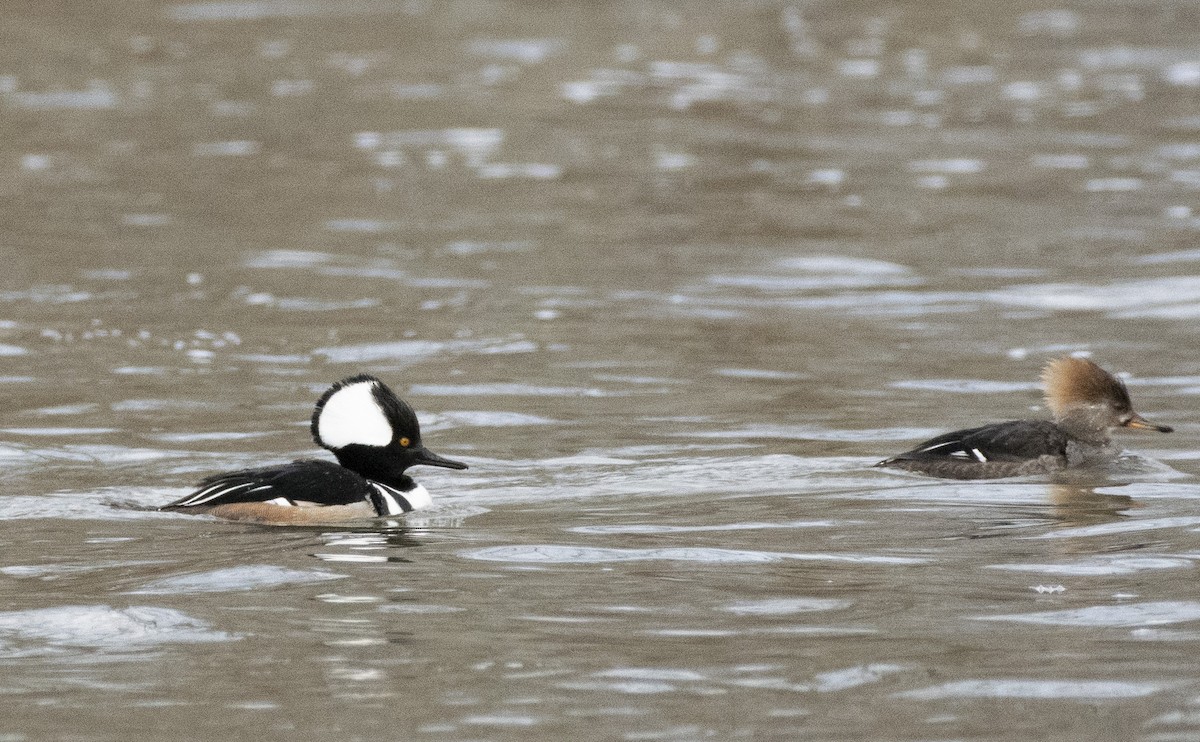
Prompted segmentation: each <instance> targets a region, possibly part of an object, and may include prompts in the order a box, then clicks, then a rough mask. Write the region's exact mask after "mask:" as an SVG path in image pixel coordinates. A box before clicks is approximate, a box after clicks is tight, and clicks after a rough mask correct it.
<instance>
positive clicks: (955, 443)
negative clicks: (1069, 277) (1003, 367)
mask: <svg viewBox="0 0 1200 742" xmlns="http://www.w3.org/2000/svg"><path fill="white" fill-rule="evenodd" d="M1042 382H1043V383H1044V384H1045V386H1046V406H1047V407H1049V408H1050V412H1051V413H1053V415H1054V420H1014V421H1012V422H1006V423H995V424H993V425H984V426H983V427H981V428H969V429H966V430H956V431H954V432H953V433H946V434H944V435H939V436H938V437H936V438H931V439H930V440H927V441H925V442H924V443H922V444H921V445H919V446H917V447H916V448H914V449H913V450H911V451H905V452H904V453H902V454H899V455H897V456H893V457H892V458H890V459H886V460H884V461H880V462H879V463H878V464H876V466H889V467H892V468H895V469H906V470H908V471H912V472H918V473H920V474H928V475H930V476H934V477H945V478H948V479H996V478H999V477H1015V476H1021V475H1025V474H1044V473H1047V472H1053V471H1059V470H1060V469H1066V468H1069V467H1079V466H1087V465H1090V464H1097V463H1102V462H1105V461H1108V460H1111V459H1112V458H1113V457H1114V456H1115V455H1116V454H1117V451H1116V450H1115V449H1114V448H1112V447H1111V446H1109V438H1108V432H1109V430H1110V429H1112V428H1117V427H1124V428H1138V429H1143V430H1157V431H1159V432H1160V433H1170V432H1171V428H1169V427H1168V426H1166V425H1156V424H1154V423H1152V422H1149V421H1148V420H1146V419H1145V418H1143V417H1142V416H1141V415H1139V414H1137V413H1136V412H1134V411H1133V404H1132V403H1131V402H1130V400H1129V391H1128V390H1127V389H1126V388H1125V384H1124V383H1122V382H1121V381H1120V380H1119V379H1117V378H1116V377H1115V376H1113V375H1112V374H1110V373H1108V372H1107V371H1105V370H1104V369H1102V368H1100V367H1099V366H1097V365H1096V364H1095V363H1093V362H1091V361H1089V360H1087V359H1086V358H1074V357H1070V356H1068V357H1066V358H1058V359H1055V360H1053V361H1051V362H1050V363H1048V364H1046V368H1045V369H1044V370H1043V371H1042Z"/></svg>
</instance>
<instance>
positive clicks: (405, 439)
mask: <svg viewBox="0 0 1200 742" xmlns="http://www.w3.org/2000/svg"><path fill="white" fill-rule="evenodd" d="M410 443H412V441H410V440H409V439H407V438H401V439H400V445H401V446H404V447H405V448H408V444H410Z"/></svg>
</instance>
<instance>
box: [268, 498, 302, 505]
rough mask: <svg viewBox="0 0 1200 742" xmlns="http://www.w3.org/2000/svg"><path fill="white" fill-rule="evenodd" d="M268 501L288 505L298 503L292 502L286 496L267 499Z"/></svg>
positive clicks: (271, 503) (272, 503)
mask: <svg viewBox="0 0 1200 742" xmlns="http://www.w3.org/2000/svg"><path fill="white" fill-rule="evenodd" d="M266 503H267V504H268V505H287V506H292V505H295V504H296V503H294V502H292V501H291V500H289V499H287V498H286V497H276V498H275V499H274V500H266Z"/></svg>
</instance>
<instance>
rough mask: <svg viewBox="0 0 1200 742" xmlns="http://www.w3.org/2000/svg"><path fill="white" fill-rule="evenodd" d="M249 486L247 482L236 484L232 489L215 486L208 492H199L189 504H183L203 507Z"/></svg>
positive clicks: (220, 485) (207, 490)
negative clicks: (209, 502)
mask: <svg viewBox="0 0 1200 742" xmlns="http://www.w3.org/2000/svg"><path fill="white" fill-rule="evenodd" d="M248 486H250V485H248V484H247V483H246V482H242V483H241V484H235V485H233V486H232V487H225V486H224V485H223V484H214V485H213V486H211V487H209V488H208V489H206V490H201V491H200V492H197V493H196V494H195V496H193V497H192V498H191V499H190V500H188V501H187V502H185V503H183V504H184V505H203V504H204V503H206V502H208V501H210V500H215V499H217V498H218V497H220V496H221V495H227V494H229V493H230V492H237V491H238V490H240V489H245V488H246V487H248Z"/></svg>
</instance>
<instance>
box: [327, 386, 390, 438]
mask: <svg viewBox="0 0 1200 742" xmlns="http://www.w3.org/2000/svg"><path fill="white" fill-rule="evenodd" d="M375 384H376V382H374V381H360V382H357V383H355V384H349V385H347V386H344V387H342V388H341V389H339V390H337V391H336V392H334V393H333V396H331V397H330V398H329V399H328V400H326V401H325V406H324V407H322V408H321V414H320V417H318V418H317V435H318V436H319V437H320V439H321V442H322V443H323V444H325V445H326V446H328V447H329V448H335V449H336V448H342V447H343V446H348V445H350V444H352V443H358V444H361V445H364V446H386V445H387V444H389V443H391V442H392V435H393V433H392V426H391V423H389V422H388V419H387V416H386V415H384V413H383V409H382V408H381V407H380V406H379V402H377V401H376V400H375V395H374V394H373V393H372V392H373V388H374V386H375Z"/></svg>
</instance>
